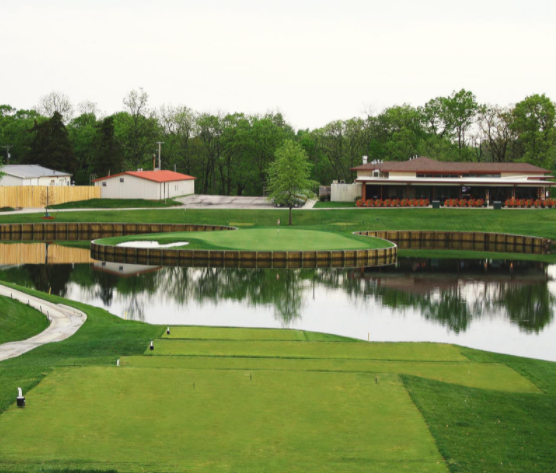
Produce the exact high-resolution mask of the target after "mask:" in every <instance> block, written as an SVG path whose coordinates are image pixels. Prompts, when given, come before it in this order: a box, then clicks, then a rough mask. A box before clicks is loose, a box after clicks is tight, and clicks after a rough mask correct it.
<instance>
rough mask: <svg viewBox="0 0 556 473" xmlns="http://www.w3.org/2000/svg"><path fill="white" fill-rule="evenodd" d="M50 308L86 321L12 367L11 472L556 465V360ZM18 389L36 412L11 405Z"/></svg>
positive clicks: (0, 460) (5, 455) (2, 426)
mask: <svg viewBox="0 0 556 473" xmlns="http://www.w3.org/2000/svg"><path fill="white" fill-rule="evenodd" d="M29 292H33V293H35V294H37V293H36V292H35V291H29ZM39 294H40V293H39ZM43 296H44V297H45V298H48V299H49V300H52V301H55V302H61V301H63V302H65V303H69V304H71V305H74V306H76V307H79V308H80V309H82V310H85V312H87V314H88V316H89V318H88V320H87V322H86V323H85V324H84V326H83V327H82V328H81V329H80V330H79V331H78V332H77V334H76V335H74V336H73V337H71V338H70V339H68V340H65V341H63V342H60V343H55V344H51V345H46V346H44V347H41V348H39V349H36V350H34V351H31V352H29V353H27V354H25V355H23V356H21V357H19V358H16V359H13V360H8V361H6V362H2V363H0V412H1V411H2V410H5V409H6V408H7V411H6V412H4V413H3V414H2V415H1V417H0V438H2V442H0V471H2V470H6V471H17V470H19V471H43V470H45V471H49V469H52V468H54V469H65V468H69V469H73V470H69V471H83V470H84V469H97V470H109V469H114V470H117V471H120V472H124V471H158V472H163V471H164V472H170V471H199V472H201V471H207V472H208V471H210V472H237V473H247V472H253V471H265V472H269V473H271V472H281V471H292V472H312V471H315V472H316V471H319V472H321V471H324V472H327V471H328V472H344V471H354V472H357V471H365V472H374V471H376V472H378V471H380V472H382V471H389V472H390V471H391V472H397V471H411V472H421V471H422V472H425V471H427V472H435V471H439V472H447V471H452V472H460V471H473V472H474V471H488V472H491V471H516V472H525V471H527V472H529V471H539V472H546V471H551V469H552V468H553V466H554V464H553V460H554V458H553V453H554V445H553V444H554V439H555V438H556V412H555V410H554V409H553V406H554V403H555V402H556V363H550V362H544V361H538V360H528V359H524V358H518V357H512V356H505V355H496V354H491V353H486V352H481V351H477V350H471V349H466V348H462V347H457V346H453V345H442V344H431V343H398V344H396V343H367V342H361V341H357V340H351V339H346V338H344V337H336V336H334V335H325V334H318V333H312V332H304V331H300V330H266V329H235V328H210V327H172V328H171V334H170V335H169V336H167V335H165V334H164V335H162V333H163V331H164V328H165V327H156V326H149V325H145V324H142V323H138V322H125V321H122V320H121V319H118V318H116V317H114V316H111V315H110V314H108V313H106V312H105V311H104V310H101V309H97V308H92V307H89V306H86V305H83V304H79V303H76V302H72V301H65V300H63V299H60V298H58V297H54V296H46V295H44V294H43ZM161 335H162V338H161V339H157V337H160V336H161ZM151 339H155V342H154V346H155V350H154V351H152V352H151V351H150V350H148V349H147V351H146V354H148V355H149V356H145V349H146V348H147V346H148V344H149V340H151ZM169 353H172V354H171V355H170V354H169ZM117 358H120V360H121V366H120V367H116V366H115V361H116V359H117ZM41 380H42V382H41V383H40V384H38V386H36V385H37V383H39V381H41ZM17 386H22V387H23V388H24V390H25V392H26V396H27V404H28V407H27V408H26V409H24V410H22V409H17V408H16V407H14V406H13V402H14V396H15V393H16V388H17ZM32 386H36V387H35V388H34V389H32V390H29V389H30V388H31V387H32ZM437 446H438V448H437ZM439 452H440V453H442V455H444V458H442V456H441V455H440V453H439Z"/></svg>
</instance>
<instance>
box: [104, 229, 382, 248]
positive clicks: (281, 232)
mask: <svg viewBox="0 0 556 473" xmlns="http://www.w3.org/2000/svg"><path fill="white" fill-rule="evenodd" d="M130 241H156V242H158V243H160V244H169V243H179V242H184V246H183V248H186V249H214V250H245V251H327V250H363V249H369V248H387V247H390V246H392V243H390V242H388V241H386V240H381V239H379V238H372V237H363V236H357V235H350V234H347V235H342V234H338V233H333V232H321V231H315V230H295V229H290V228H262V229H240V230H235V231H224V232H174V233H155V234H149V235H134V236H121V237H112V238H103V239H100V240H98V242H99V243H102V244H105V245H117V244H120V243H125V242H130ZM185 242H187V245H185ZM176 248H181V247H176Z"/></svg>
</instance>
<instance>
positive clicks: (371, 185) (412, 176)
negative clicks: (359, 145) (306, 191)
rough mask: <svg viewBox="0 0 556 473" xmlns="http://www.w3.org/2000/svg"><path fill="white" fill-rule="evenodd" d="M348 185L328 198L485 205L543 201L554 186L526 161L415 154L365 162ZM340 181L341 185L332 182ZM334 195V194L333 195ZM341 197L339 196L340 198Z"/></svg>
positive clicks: (545, 174) (545, 172)
mask: <svg viewBox="0 0 556 473" xmlns="http://www.w3.org/2000/svg"><path fill="white" fill-rule="evenodd" d="M366 161H367V159H366V156H364V157H363V164H362V165H360V166H357V167H354V168H352V171H356V172H357V178H356V179H355V182H354V184H351V185H349V184H344V186H351V189H349V190H348V189H343V190H342V189H338V190H337V192H336V193H335V192H334V184H333V186H332V200H337V201H338V200H351V201H353V199H354V197H357V196H361V198H362V199H363V200H367V199H381V200H384V199H429V200H430V201H434V200H438V201H440V202H442V203H443V202H444V201H445V200H446V199H484V201H485V202H486V203H487V205H492V204H493V202H495V201H501V202H504V201H505V200H506V199H511V198H515V199H545V198H546V197H548V195H549V192H548V191H549V188H550V187H551V186H554V185H556V182H551V181H549V180H548V179H551V178H553V176H552V175H551V172H550V171H548V170H547V169H542V168H540V167H537V166H533V165H532V164H527V163H463V162H444V161H435V160H434V159H430V158H426V157H414V158H410V159H409V160H408V161H387V162H383V161H375V162H371V163H367V162H366ZM336 185H337V186H338V185H341V184H336ZM334 194H336V198H334V197H335V196H334ZM342 197H343V198H342Z"/></svg>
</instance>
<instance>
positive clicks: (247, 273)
mask: <svg viewBox="0 0 556 473" xmlns="http://www.w3.org/2000/svg"><path fill="white" fill-rule="evenodd" d="M19 246H20V247H22V248H23V249H22V250H17V249H16V246H15V245H0V247H9V248H7V249H6V248H4V251H3V250H2V248H0V279H2V280H6V281H11V282H14V283H17V284H21V285H25V286H28V287H33V288H36V289H39V290H42V291H48V290H49V288H51V290H52V293H53V294H57V295H60V296H63V297H67V298H70V299H74V300H79V301H82V302H85V303H87V304H92V305H95V306H98V307H103V308H105V309H107V310H109V311H110V312H112V313H113V314H115V315H118V316H120V317H122V318H126V319H129V320H140V321H144V322H148V323H153V324H163V325H166V324H168V325H172V324H192V325H220V326H241V327H277V328H282V327H284V328H298V329H305V330H313V331H318V332H327V333H334V334H338V335H345V336H349V337H356V338H360V339H363V340H367V339H369V340H375V341H432V342H446V343H457V344H461V345H465V346H469V347H473V348H480V349H483V350H490V351H495V352H500V353H509V354H514V355H520V356H528V357H533V358H541V359H547V360H554V361H556V343H555V341H556V322H555V320H554V307H555V305H556V280H555V277H556V265H551V264H547V263H540V262H526V261H513V262H512V261H503V260H454V259H427V258H399V260H398V262H397V264H396V265H394V266H389V267H383V268H319V269H234V268H179V267H160V266H144V265H132V264H121V263H110V262H100V261H94V260H92V259H90V256H89V251H88V250H86V249H67V248H66V249H64V248H63V247H58V246H57V245H49V246H48V248H47V249H46V250H45V245H44V244H33V245H19ZM18 251H19V254H16V253H17V252H18ZM2 254H3V255H4V261H2Z"/></svg>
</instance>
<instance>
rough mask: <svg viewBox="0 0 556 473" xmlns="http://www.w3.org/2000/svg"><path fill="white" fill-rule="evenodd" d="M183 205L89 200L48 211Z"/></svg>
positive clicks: (59, 206)
mask: <svg viewBox="0 0 556 473" xmlns="http://www.w3.org/2000/svg"><path fill="white" fill-rule="evenodd" d="M177 205H183V204H182V203H181V202H178V201H177V200H173V199H167V200H166V201H164V200H145V199H89V200H78V201H75V202H66V203H64V204H56V205H50V206H49V208H50V209H133V208H163V207H172V206H177Z"/></svg>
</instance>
